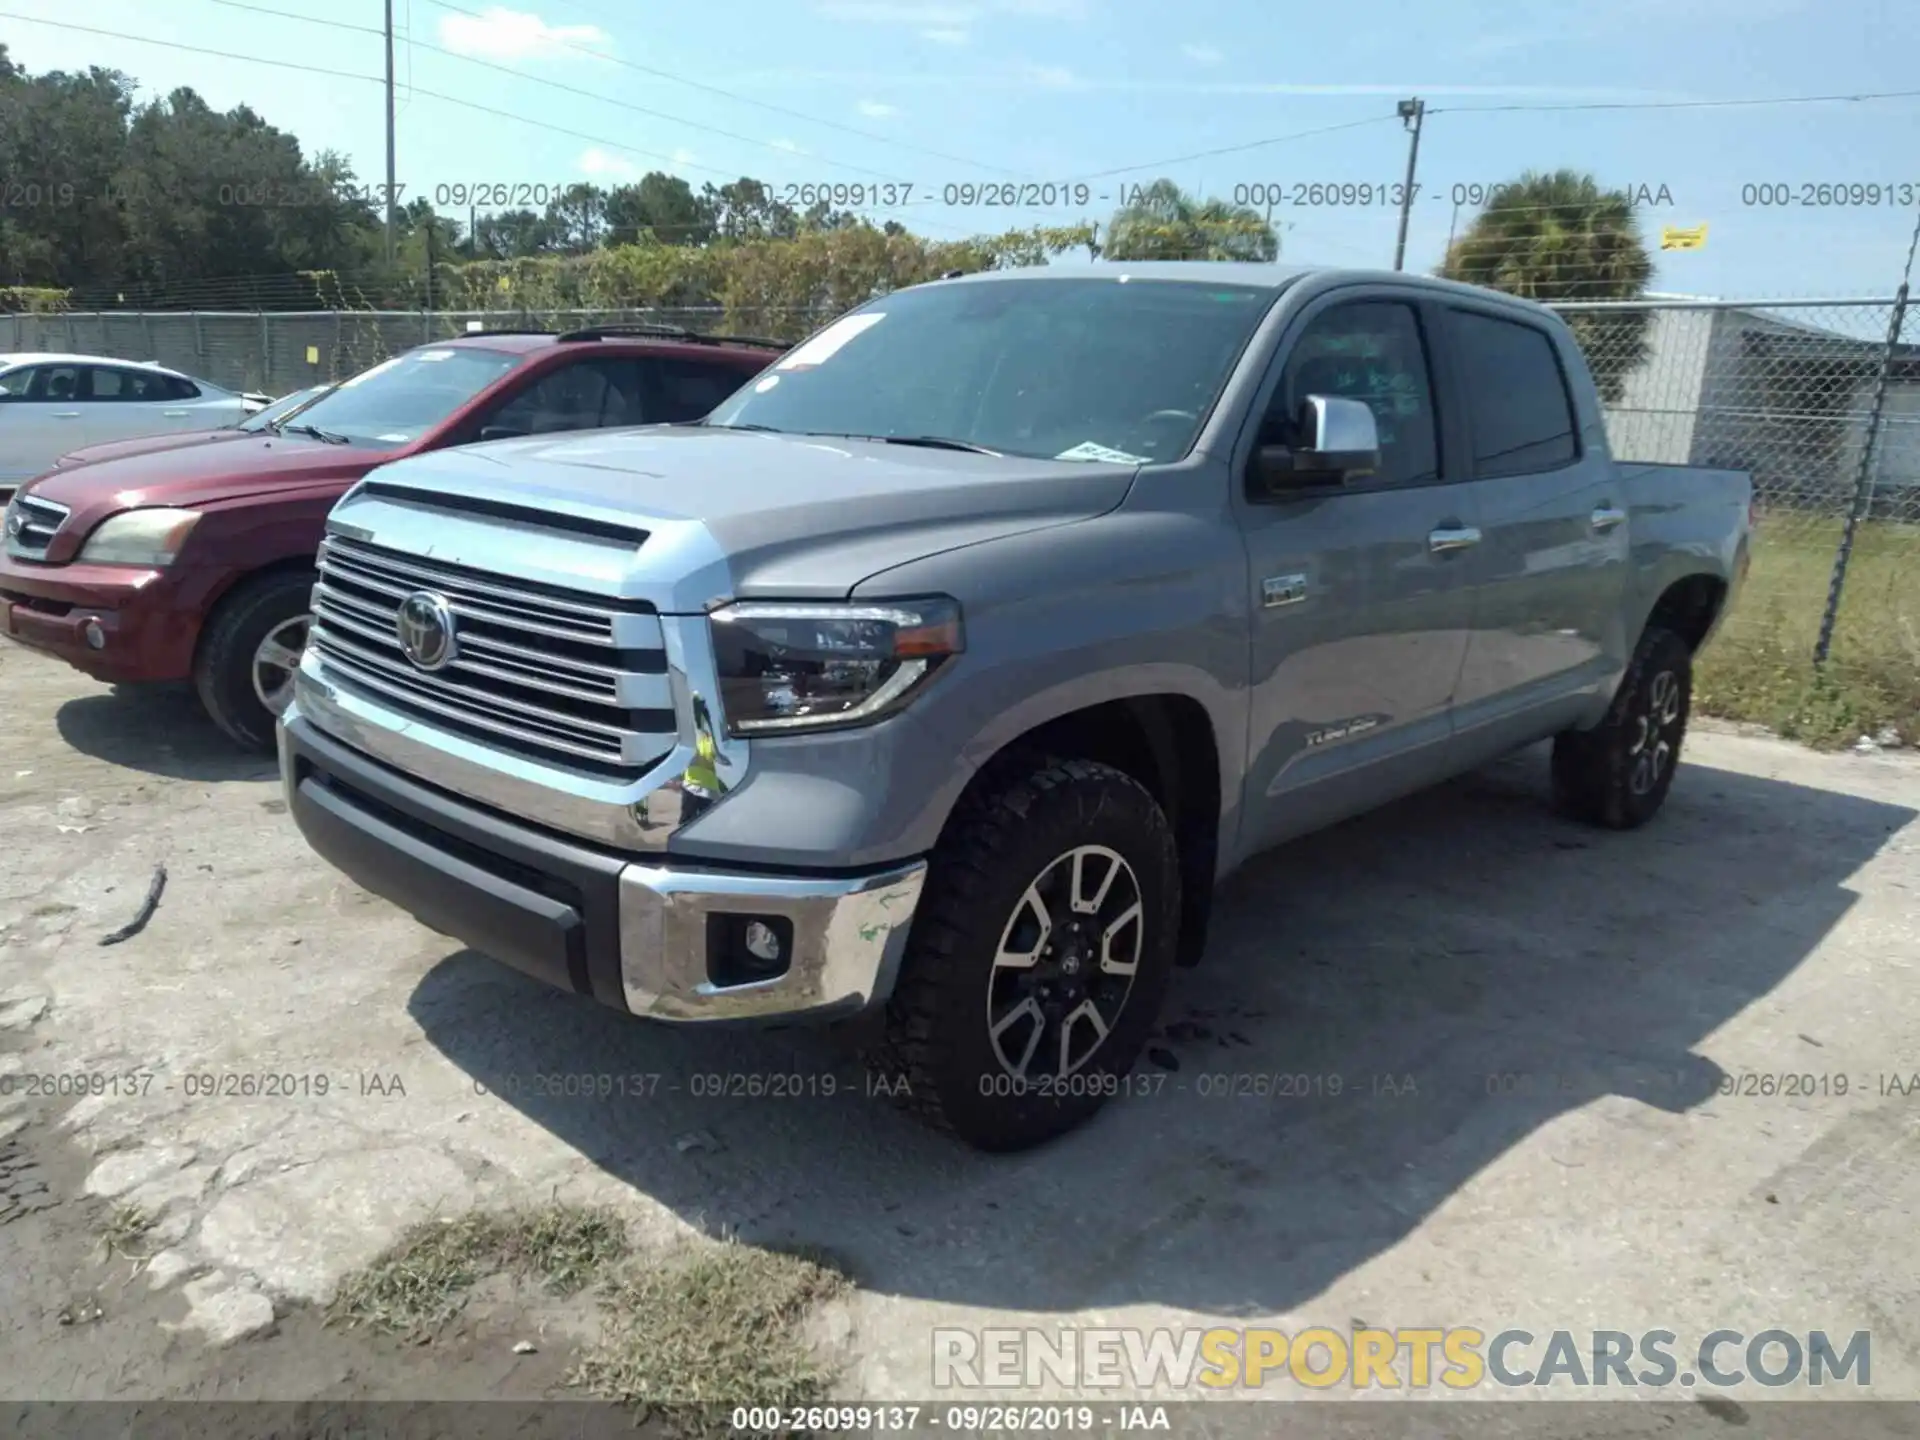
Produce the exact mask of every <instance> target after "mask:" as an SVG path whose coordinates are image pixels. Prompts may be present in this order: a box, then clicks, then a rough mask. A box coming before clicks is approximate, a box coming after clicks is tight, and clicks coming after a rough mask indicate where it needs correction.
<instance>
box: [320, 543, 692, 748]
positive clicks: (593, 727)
mask: <svg viewBox="0 0 1920 1440" xmlns="http://www.w3.org/2000/svg"><path fill="white" fill-rule="evenodd" d="M422 592H424V593H426V594H427V595H430V596H432V597H435V598H436V599H437V600H438V601H440V602H443V603H444V607H445V611H446V613H447V614H449V615H451V617H452V627H453V629H452V634H453V643H452V645H451V647H450V653H451V658H450V659H448V660H446V661H444V662H442V663H441V664H440V665H438V666H437V667H436V668H432V669H429V668H425V667H423V666H422V665H419V664H416V663H414V661H413V660H411V659H409V658H408V654H407V651H406V648H405V646H404V645H403V643H402V638H401V634H400V624H399V618H400V609H401V606H402V605H403V604H404V603H405V601H406V600H407V598H408V597H409V596H412V595H416V594H420V593H422ZM313 611H314V625H313V628H312V631H311V633H310V635H309V639H308V644H309V646H310V647H311V648H312V650H313V652H314V654H315V656H316V658H317V659H318V660H319V663H320V666H321V669H322V671H323V673H325V674H326V675H327V677H328V679H330V680H331V681H333V682H335V683H337V684H341V685H344V686H345V687H346V688H348V689H354V690H359V691H360V692H362V693H363V694H365V695H367V696H368V697H369V698H370V699H375V700H378V701H379V702H380V703H381V704H383V705H386V706H388V707H389V708H391V709H395V710H398V711H400V712H401V713H403V714H408V715H413V716H416V717H417V718H418V719H420V720H421V721H422V722H423V723H424V724H427V725H429V726H432V727H436V728H440V729H444V730H448V731H451V732H453V733H456V734H461V733H464V734H466V735H468V736H469V737H470V738H475V739H484V740H485V742H486V743H487V744H489V745H491V746H493V747H494V748H496V749H499V750H502V751H505V752H507V753H510V754H516V755H519V756H521V757H523V758H526V759H529V760H533V761H535V762H538V763H542V764H547V765H557V766H560V767H563V768H570V769H577V770H582V771H585V772H588V773H592V774H599V775H605V776H611V777H614V778H634V777H638V776H639V775H641V774H643V773H644V772H645V771H646V770H647V769H648V768H649V767H650V766H652V765H653V764H655V763H657V762H658V761H659V760H660V759H661V758H662V757H664V756H665V755H666V754H668V752H670V751H671V750H672V748H673V746H674V743H675V737H676V733H677V723H676V720H675V717H674V713H673V699H672V691H671V687H670V684H669V681H668V677H667V664H666V647H665V639H664V637H663V635H662V633H661V630H660V620H659V617H658V616H657V615H655V614H654V613H653V612H652V610H651V608H650V607H648V606H645V605H643V604H640V603H638V602H631V601H620V600H613V599H609V598H606V597H599V596H592V595H586V594H580V593H573V592H564V591H560V590H556V589H552V588H549V587H545V586H539V587H535V586H531V585H528V584H525V583H524V582H510V581H507V580H504V579H500V578H497V577H495V576H492V575H490V574H488V573H486V572H484V571H481V570H475V569H472V568H470V567H468V566H462V565H453V564H449V563H446V562H441V561H433V560H427V559H424V558H421V557H419V556H415V555H411V554H407V553H405V552H401V551H396V550H390V549H387V548H386V547H384V546H379V545H372V544H368V543H366V542H364V541H359V540H349V539H346V538H344V537H342V536H338V535H334V536H329V537H328V538H327V540H326V541H325V542H324V543H323V544H322V546H321V548H320V582H319V584H317V585H316V586H314V590H313Z"/></svg>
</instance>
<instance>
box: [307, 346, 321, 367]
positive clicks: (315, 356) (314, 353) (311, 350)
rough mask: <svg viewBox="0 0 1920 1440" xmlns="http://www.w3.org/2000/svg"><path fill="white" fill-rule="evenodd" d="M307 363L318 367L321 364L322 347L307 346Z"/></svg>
mask: <svg viewBox="0 0 1920 1440" xmlns="http://www.w3.org/2000/svg"><path fill="white" fill-rule="evenodd" d="M307 363H308V364H309V365H318V364H319V363H320V347H319V346H318V345H309V346H307Z"/></svg>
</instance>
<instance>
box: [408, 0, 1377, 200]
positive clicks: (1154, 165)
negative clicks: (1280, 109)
mask: <svg viewBox="0 0 1920 1440" xmlns="http://www.w3.org/2000/svg"><path fill="white" fill-rule="evenodd" d="M435 3H438V0H435ZM1397 118H1398V116H1397V115H1369V116H1368V117H1367V118H1366V119H1364V120H1347V121H1344V122H1342V123H1341V124H1339V125H1321V126H1318V127H1316V128H1314V129H1312V130H1296V131H1295V132H1294V133H1293V134H1291V135H1274V136H1270V137H1269V138H1267V139H1265V140H1249V141H1247V142H1246V144H1244V145H1223V146H1221V147H1220V148H1219V149H1217V150H1198V151H1195V152H1194V153H1193V154H1191V155H1175V156H1174V157H1173V158H1172V159H1169V160H1152V161H1149V162H1148V163H1147V164H1145V165H1121V166H1118V167H1116V168H1114V169H1112V170H1095V171H1093V172H1092V173H1090V174H1087V175H1080V176H1076V177H1073V178H1076V179H1080V180H1104V179H1106V177H1107V176H1109V175H1136V174H1138V173H1139V172H1140V171H1142V170H1160V169H1164V168H1166V167H1168V166H1171V165H1185V164H1188V163H1189V162H1191V161H1194V160H1211V159H1213V158H1214V157H1215V156H1216V155H1239V154H1241V153H1243V152H1244V151H1248V150H1258V149H1261V148H1262V147H1264V146H1267V145H1284V144H1286V143H1287V142H1288V141H1290V140H1305V139H1308V138H1309V137H1311V136H1314V135H1331V134H1333V132H1334V131H1336V130H1356V129H1358V128H1359V127H1360V126H1362V125H1378V124H1379V123H1380V122H1381V121H1383V120H1394V119H1397Z"/></svg>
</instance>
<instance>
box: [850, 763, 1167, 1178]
mask: <svg viewBox="0 0 1920 1440" xmlns="http://www.w3.org/2000/svg"><path fill="white" fill-rule="evenodd" d="M1179 911H1180V874H1179V865H1178V857H1177V853H1176V847H1175V843H1174V837H1173V831H1172V829H1171V827H1170V826H1169V825H1168V824H1167V820H1166V817H1165V815H1163V814H1162V813H1161V811H1160V807H1159V806H1158V805H1157V804H1155V803H1154V800H1153V797H1152V796H1151V795H1149V794H1148V793H1147V791H1146V789H1145V788H1144V787H1142V786H1141V785H1140V783H1139V782H1138V781H1136V780H1134V779H1133V777H1131V776H1130V775H1127V774H1125V773H1124V772H1122V771H1119V770H1116V769H1113V768H1112V767H1110V766H1107V765H1101V764H1097V763H1094V762H1092V761H1087V760H1056V761H1050V762H1043V763H1039V764H1036V765H1035V766H1034V768H1033V769H1031V770H1030V771H1029V772H1028V773H1026V774H1024V775H1020V776H1018V778H1014V779H1012V780H1010V781H1008V782H1005V783H1002V784H1001V785H999V786H998V787H997V788H995V789H993V790H992V791H990V792H989V793H986V794H984V795H980V796H978V797H976V798H971V799H969V800H968V801H967V802H965V808H964V809H963V810H962V811H961V812H960V813H959V814H957V815H956V816H955V818H954V822H953V824H952V826H951V827H950V829H949V831H948V833H947V835H946V836H945V837H944V838H943V839H942V841H941V843H940V847H939V849H938V850H937V851H936V852H935V853H934V857H933V865H932V869H931V873H930V874H929V875H928V877H927V890H926V895H925V897H924V898H923V900H922V902H921V907H920V911H919V913H918V914H917V915H916V916H915V918H914V921H913V928H912V930H911V931H910V933H909V937H908V942H907V954H906V958H905V962H904V964H903V966H902V970H901V976H900V981H899V984H898V985H897V986H896V988H895V991H894V995H893V998H892V1000H891V1002H890V1003H889V1004H888V1007H887V1016H886V1020H887V1043H886V1045H885V1046H884V1048H883V1049H882V1050H881V1051H880V1053H879V1054H878V1055H877V1056H876V1057H875V1058H876V1060H877V1062H878V1063H879V1064H880V1065H881V1066H882V1067H883V1068H885V1069H887V1070H888V1071H890V1072H891V1074H892V1076H897V1077H901V1078H904V1080H905V1081H906V1085H905V1086H904V1087H903V1091H902V1093H903V1098H906V1099H907V1100H908V1103H909V1104H910V1105H911V1106H912V1108H913V1109H914V1110H916V1111H917V1112H918V1113H919V1114H921V1115H922V1116H923V1117H924V1118H926V1119H928V1120H930V1121H932V1122H933V1123H934V1124H936V1125H938V1126H940V1127H942V1128H944V1129H948V1130H951V1131H952V1132H954V1133H955V1134H957V1135H958V1136H959V1137H960V1138H961V1139H963V1140H965V1141H967V1143H969V1144H971V1145H973V1146H975V1147H977V1148H979V1149H982V1150H1001V1151H1004V1150H1021V1149H1025V1148H1027V1147H1028V1146H1031V1145H1037V1144H1039V1143H1041V1142H1042V1141H1044V1140H1048V1139H1051V1138H1052V1137H1054V1136H1056V1135H1059V1134H1061V1133H1063V1132H1064V1131H1067V1130H1070V1129H1072V1128H1073V1127H1074V1126H1076V1125H1079V1124H1081V1123H1082V1122H1083V1121H1085V1120H1086V1119H1088V1118H1089V1117H1090V1116H1091V1115H1092V1114H1093V1113H1094V1112H1095V1111H1096V1110H1098V1109H1099V1108H1100V1105H1101V1104H1102V1102H1103V1101H1104V1100H1106V1099H1107V1098H1108V1097H1110V1096H1113V1095H1116V1094H1119V1093H1120V1092H1121V1091H1122V1089H1123V1088H1124V1087H1125V1083H1126V1076H1127V1074H1128V1072H1129V1071H1130V1070H1132V1068H1133V1064H1134V1061H1135V1060H1136V1059H1137V1058H1138V1057H1139V1054H1140V1050H1141V1048H1142V1046H1144V1045H1145V1043H1146V1039H1147V1035H1148V1032H1149V1031H1150V1030H1151V1028H1152V1025H1153V1021H1154V1017H1155V1015H1156V1014H1157V1013H1158V1011H1159V1009H1160V1002H1161V998H1162V996H1163V995H1164V994H1165V992H1166V987H1167V981H1168V978H1169V976H1170V974H1171V973H1172V966H1173V956H1174V949H1175V940H1176V935H1177V931H1178V928H1179Z"/></svg>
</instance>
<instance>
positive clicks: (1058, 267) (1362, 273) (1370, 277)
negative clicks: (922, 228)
mask: <svg viewBox="0 0 1920 1440" xmlns="http://www.w3.org/2000/svg"><path fill="white" fill-rule="evenodd" d="M1309 277H1312V278H1327V279H1331V278H1336V277H1337V278H1338V279H1340V280H1343V281H1346V282H1347V283H1349V284H1391V285H1401V286H1406V287H1408V288H1412V289H1420V290H1428V291H1433V292H1436V293H1439V294H1446V295H1459V296H1463V297H1464V296H1472V297H1473V298H1475V299H1477V300H1495V301H1500V302H1503V303H1506V304H1510V305H1517V306H1522V307H1525V308H1527V309H1532V310H1540V311H1547V309H1548V307H1546V306H1543V305H1541V304H1539V303H1538V302H1537V301H1533V300H1527V299H1524V298H1522V297H1520V296H1517V295H1508V294H1505V293H1503V292H1500V291H1495V290H1487V289H1484V288H1482V287H1481V286H1478V285H1463V284H1461V283H1460V282H1459V281H1457V280H1442V279H1441V278H1439V277H1438V276H1437V275H1417V274H1414V273H1411V272H1409V271H1406V270H1368V269H1363V268H1360V267H1356V266H1347V265H1280V264H1262V263H1259V262H1255V261H1244V260H1101V261H1095V262H1091V263H1089V262H1087V261H1076V262H1073V263H1070V264H1058V263H1052V262H1049V263H1048V264H1045V265H1034V266H1022V267H1020V268H1017V269H1012V270H981V271H977V272H975V273H974V274H971V275H955V276H952V277H951V278H949V279H947V280H942V281H934V282H932V283H934V284H947V285H981V284H988V285H995V284H1003V283H1014V282H1019V281H1023V280H1025V281H1032V280H1071V279H1085V280H1118V279H1122V278H1125V279H1129V280H1178V281H1186V282H1189V283H1192V284H1196V285H1249V286H1254V287H1257V288H1259V289H1263V290H1274V291H1278V290H1281V289H1284V288H1285V287H1286V286H1288V285H1291V284H1293V283H1294V282H1295V281H1296V280H1302V279H1307V278H1309ZM1549 313H1550V312H1549Z"/></svg>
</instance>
